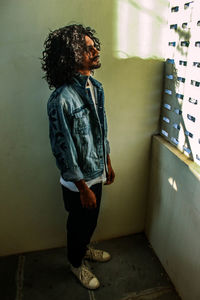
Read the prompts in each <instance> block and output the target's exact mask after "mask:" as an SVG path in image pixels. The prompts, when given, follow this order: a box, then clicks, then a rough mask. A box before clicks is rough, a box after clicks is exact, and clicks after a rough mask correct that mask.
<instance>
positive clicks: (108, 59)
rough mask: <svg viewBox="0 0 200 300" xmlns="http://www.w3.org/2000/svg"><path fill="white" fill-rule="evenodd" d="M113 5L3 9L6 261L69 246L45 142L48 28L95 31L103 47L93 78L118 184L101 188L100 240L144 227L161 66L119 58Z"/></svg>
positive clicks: (2, 238)
mask: <svg viewBox="0 0 200 300" xmlns="http://www.w3.org/2000/svg"><path fill="white" fill-rule="evenodd" d="M117 4H118V1H117V0H116V1H114V0H112V1H106V0H98V1H97V0H76V1H73V2H72V1H69V0H48V1H47V0H43V1H39V0H36V1H26V0H18V1H14V0H9V1H1V3H0V27H1V43H0V51H1V55H0V68H1V74H0V85H1V117H0V128H1V129H0V131H1V147H0V157H1V181H0V191H1V204H0V205H1V209H0V255H7V254H12V253H19V252H24V251H32V250H38V249H46V248H51V247H57V246H63V245H65V241H66V237H65V221H66V213H65V211H64V206H63V202H62V195H61V188H60V186H59V172H58V170H57V168H56V165H55V160H54V158H53V156H52V154H51V149H50V144H49V138H48V119H47V114H46V103H47V99H48V97H49V95H50V91H49V89H48V86H47V84H46V82H45V81H44V80H42V76H43V74H42V71H41V67H40V60H39V57H41V52H42V49H43V42H44V39H45V38H46V36H47V34H48V32H49V29H52V30H53V29H56V28H58V27H61V26H64V25H66V24H69V23H70V22H71V23H72V22H77V23H83V24H84V25H90V26H91V27H94V28H95V29H96V30H97V33H98V36H99V38H100V40H101V41H102V55H101V61H102V68H101V70H98V71H97V72H96V74H95V77H96V78H97V79H98V80H100V81H101V82H102V83H103V85H104V88H105V94H106V109H107V115H108V124H109V137H110V144H111V159H112V163H113V167H114V169H115V172H116V182H115V184H113V186H110V187H105V188H104V193H103V200H102V209H101V215H100V219H99V226H98V228H97V231H96V233H95V236H94V239H108V238H111V237H115V236H122V235H127V234H131V233H135V232H140V231H142V230H143V229H144V218H145V206H146V198H147V180H148V171H149V148H150V137H151V135H152V133H154V132H156V130H157V125H158V118H159V110H160V99H161V89H162V73H163V61H162V60H160V59H156V58H154V59H153V58H149V59H145V60H144V59H141V58H140V57H132V58H131V57H129V58H127V59H120V58H117V57H116V55H114V47H113V45H114V44H115V37H116V30H117V29H116V28H117V26H116V22H117V21H116V20H117V19H116V11H117V9H116V7H117ZM140 9H141V8H140ZM133 32H134V30H133ZM135 33H136V32H135ZM122 34H125V33H123V32H122ZM131 38H132V39H133V43H134V42H135V43H137V42H138V41H137V40H135V39H134V35H133V36H127V39H131ZM144 38H145V36H144Z"/></svg>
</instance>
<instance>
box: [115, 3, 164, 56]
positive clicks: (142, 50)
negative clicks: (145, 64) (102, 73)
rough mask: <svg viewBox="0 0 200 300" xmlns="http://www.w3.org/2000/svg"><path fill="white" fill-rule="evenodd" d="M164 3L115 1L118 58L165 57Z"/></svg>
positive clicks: (116, 54)
mask: <svg viewBox="0 0 200 300" xmlns="http://www.w3.org/2000/svg"><path fill="white" fill-rule="evenodd" d="M167 8H168V1H167V0H148V1H145V0H141V1H139V3H138V1H134V0H116V15H117V19H116V30H117V34H116V41H115V46H114V47H115V48H114V54H115V56H116V57H117V58H124V59H125V58H130V57H133V56H139V57H142V58H149V57H158V58H163V57H164V46H165V45H164V43H165V30H166V23H167V21H166V20H167Z"/></svg>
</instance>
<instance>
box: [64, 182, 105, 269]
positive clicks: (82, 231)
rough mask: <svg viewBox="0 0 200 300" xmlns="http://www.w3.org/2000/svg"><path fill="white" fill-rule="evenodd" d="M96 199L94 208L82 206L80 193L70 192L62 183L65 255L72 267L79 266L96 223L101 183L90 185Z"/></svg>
mask: <svg viewBox="0 0 200 300" xmlns="http://www.w3.org/2000/svg"><path fill="white" fill-rule="evenodd" d="M90 189H91V190H92V191H93V192H94V194H95V195H96V199H97V207H96V208H83V207H82V205H81V201H80V194H79V193H77V192H72V191H70V190H69V189H67V188H66V187H64V186H63V185H62V191H63V200H64V204H65V209H66V210H67V211H68V212H69V215H68V219H67V256H68V260H69V262H70V263H71V264H72V265H73V266H74V267H76V268H77V267H79V266H80V265H81V263H82V259H83V257H84V256H85V252H86V250H87V245H88V244H89V243H90V239H91V237H92V234H93V232H94V230H95V228H96V225H97V219H98V215H99V208H100V202H101V194H102V183H97V184H95V185H93V186H91V187H90Z"/></svg>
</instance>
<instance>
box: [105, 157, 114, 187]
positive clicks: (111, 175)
mask: <svg viewBox="0 0 200 300" xmlns="http://www.w3.org/2000/svg"><path fill="white" fill-rule="evenodd" d="M107 165H108V173H107V174H106V177H107V180H106V183H105V185H109V184H111V183H113V182H114V180H115V172H114V170H113V168H112V165H111V160H110V156H109V155H108V156H107Z"/></svg>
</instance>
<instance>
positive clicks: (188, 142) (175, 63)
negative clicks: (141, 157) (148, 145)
mask: <svg viewBox="0 0 200 300" xmlns="http://www.w3.org/2000/svg"><path fill="white" fill-rule="evenodd" d="M166 42H167V53H166V62H165V66H166V67H165V88H164V96H163V103H162V110H161V129H160V133H161V135H162V136H163V137H164V138H165V139H167V140H168V141H169V142H170V143H172V144H173V145H174V146H176V147H177V148H178V149H179V150H180V151H182V152H183V153H184V154H185V155H187V156H188V157H190V158H191V159H192V160H194V161H195V162H196V163H197V164H198V165H200V1H199V0H194V1H189V2H185V3H184V1H181V0H180V1H178V0H171V1H170V7H169V17H168V36H167V41H166Z"/></svg>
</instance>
